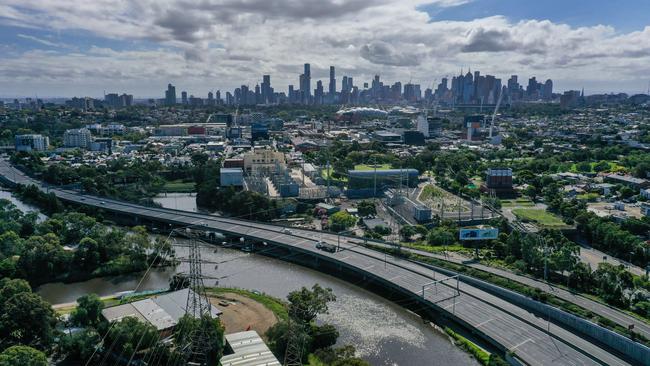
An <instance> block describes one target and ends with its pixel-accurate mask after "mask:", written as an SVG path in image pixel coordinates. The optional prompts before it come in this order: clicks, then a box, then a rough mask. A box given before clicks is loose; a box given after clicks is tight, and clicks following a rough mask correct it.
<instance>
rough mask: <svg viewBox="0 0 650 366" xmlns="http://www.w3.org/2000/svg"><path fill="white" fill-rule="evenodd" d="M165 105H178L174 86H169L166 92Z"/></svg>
mask: <svg viewBox="0 0 650 366" xmlns="http://www.w3.org/2000/svg"><path fill="white" fill-rule="evenodd" d="M165 104H166V105H174V104H176V87H175V86H173V85H172V84H167V91H165Z"/></svg>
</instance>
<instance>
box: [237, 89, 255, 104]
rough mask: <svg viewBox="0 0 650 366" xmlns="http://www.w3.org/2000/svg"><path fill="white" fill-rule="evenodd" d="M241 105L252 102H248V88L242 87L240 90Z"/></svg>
mask: <svg viewBox="0 0 650 366" xmlns="http://www.w3.org/2000/svg"><path fill="white" fill-rule="evenodd" d="M238 102H239V104H249V103H251V102H252V101H249V100H248V86H246V85H242V86H241V87H240V88H239V101H238Z"/></svg>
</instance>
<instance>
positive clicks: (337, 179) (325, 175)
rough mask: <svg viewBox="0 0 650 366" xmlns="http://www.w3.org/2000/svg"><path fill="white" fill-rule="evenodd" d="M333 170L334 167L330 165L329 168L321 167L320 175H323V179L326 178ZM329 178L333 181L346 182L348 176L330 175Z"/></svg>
mask: <svg viewBox="0 0 650 366" xmlns="http://www.w3.org/2000/svg"><path fill="white" fill-rule="evenodd" d="M333 172H334V168H332V167H330V168H329V170H328V169H323V170H321V177H323V179H327V177H328V175H329V174H330V173H333ZM331 180H332V181H333V182H347V181H348V178H347V177H341V178H334V177H332V178H331Z"/></svg>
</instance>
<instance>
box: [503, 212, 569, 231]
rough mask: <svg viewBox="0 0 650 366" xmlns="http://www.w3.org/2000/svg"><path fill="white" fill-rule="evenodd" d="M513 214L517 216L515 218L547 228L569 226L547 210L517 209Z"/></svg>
mask: <svg viewBox="0 0 650 366" xmlns="http://www.w3.org/2000/svg"><path fill="white" fill-rule="evenodd" d="M512 213H513V214H515V216H517V217H518V218H519V219H520V220H523V221H534V222H536V223H538V224H540V225H542V226H546V227H554V228H558V227H566V226H567V224H565V223H564V222H563V221H562V220H561V219H560V218H559V217H557V216H555V215H553V214H552V213H550V212H548V211H546V210H540V209H536V208H516V209H514V210H512Z"/></svg>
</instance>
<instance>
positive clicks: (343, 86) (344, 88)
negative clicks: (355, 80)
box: [341, 76, 348, 93]
mask: <svg viewBox="0 0 650 366" xmlns="http://www.w3.org/2000/svg"><path fill="white" fill-rule="evenodd" d="M347 90H348V77H347V76H343V81H342V82H341V93H344V92H346V91H347Z"/></svg>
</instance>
